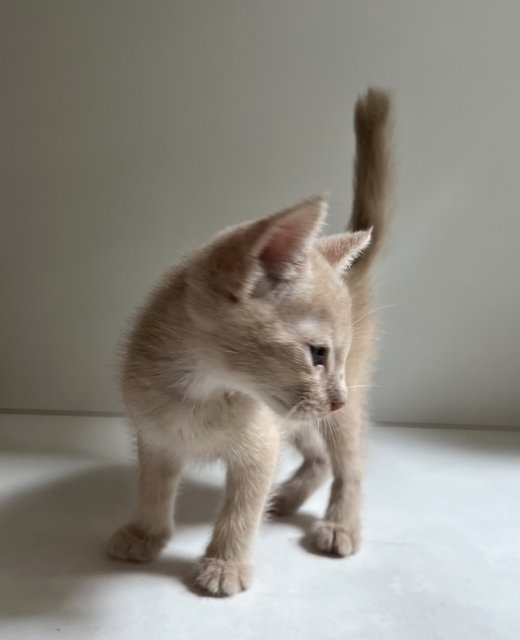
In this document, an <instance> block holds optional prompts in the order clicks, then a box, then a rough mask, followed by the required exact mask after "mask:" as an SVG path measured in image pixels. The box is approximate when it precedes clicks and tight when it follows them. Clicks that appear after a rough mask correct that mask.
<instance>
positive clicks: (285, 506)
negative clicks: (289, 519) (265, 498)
mask: <svg viewBox="0 0 520 640" xmlns="http://www.w3.org/2000/svg"><path fill="white" fill-rule="evenodd" d="M299 506H300V504H299V502H298V501H297V500H295V499H294V496H292V495H290V494H287V493H284V492H283V491H279V492H277V493H275V494H274V495H273V496H272V497H271V498H270V500H269V503H268V505H267V509H266V513H267V515H269V516H274V517H277V516H280V517H282V516H291V515H292V514H293V513H296V511H297V510H298V507H299Z"/></svg>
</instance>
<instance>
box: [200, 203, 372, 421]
mask: <svg viewBox="0 0 520 640" xmlns="http://www.w3.org/2000/svg"><path fill="white" fill-rule="evenodd" d="M325 216H326V205H325V203H324V202H323V200H322V199H321V198H314V199H311V200H306V201H304V202H302V203H300V204H298V205H296V206H294V207H292V208H290V209H286V210H284V211H281V212H278V213H275V214H273V215H271V216H268V217H266V218H262V219H260V220H257V221H255V222H251V223H245V224H242V225H239V226H237V227H233V228H231V229H228V230H226V231H224V232H222V233H220V234H219V235H218V236H217V237H216V238H215V239H214V240H213V241H212V242H211V243H210V244H209V245H207V246H206V247H204V248H203V249H202V250H201V252H200V253H198V254H196V255H195V256H194V257H193V259H192V260H191V261H190V262H189V263H188V295H187V305H188V313H189V316H190V319H191V321H192V322H193V331H192V333H193V335H194V336H195V338H196V341H195V342H196V345H197V348H196V358H197V367H198V369H199V371H198V375H199V376H200V375H202V376H206V377H207V378H208V379H210V378H211V379H213V380H214V383H215V386H218V385H222V386H223V387H225V388H229V389H235V390H239V391H243V392H246V393H248V394H250V395H252V396H254V397H257V398H260V399H261V400H263V401H264V402H265V403H266V404H268V405H269V406H270V407H271V408H272V409H273V410H274V411H275V412H276V413H278V414H280V415H284V416H286V415H288V414H290V415H291V417H294V418H296V419H302V418H317V417H323V416H325V415H328V414H329V413H330V412H331V411H334V410H336V409H339V408H340V407H341V406H343V405H344V403H345V401H346V395H347V388H346V385H345V362H346V358H347V354H348V351H349V348H350V341H351V317H350V312H351V309H350V307H351V304H350V297H349V292H348V289H347V287H346V284H345V281H344V278H343V275H344V273H345V271H346V270H347V269H348V268H349V266H350V265H351V264H352V262H353V261H354V260H355V258H356V257H357V256H358V255H359V253H360V252H361V251H363V249H364V248H365V247H366V246H367V245H368V243H369V241H370V231H358V232H355V233H342V234H338V235H335V236H329V237H325V238H318V233H319V231H320V228H321V226H322V224H323V221H324V218H325ZM199 379H200V378H199Z"/></svg>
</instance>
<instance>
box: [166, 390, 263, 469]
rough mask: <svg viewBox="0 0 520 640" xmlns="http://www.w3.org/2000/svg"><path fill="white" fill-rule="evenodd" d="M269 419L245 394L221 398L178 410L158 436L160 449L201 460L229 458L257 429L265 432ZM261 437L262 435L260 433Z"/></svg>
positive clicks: (216, 397) (185, 406) (176, 408)
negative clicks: (229, 454)
mask: <svg viewBox="0 0 520 640" xmlns="http://www.w3.org/2000/svg"><path fill="white" fill-rule="evenodd" d="M266 419H268V416H267V415H266V411H265V409H264V408H263V407H262V406H261V405H260V404H259V403H257V402H256V401H255V400H253V399H251V398H248V397H247V396H243V395H241V394H226V393H224V394H221V395H217V396H215V397H214V398H211V399H209V400H207V401H205V402H201V403H192V404H185V405H179V406H176V407H175V408H174V409H173V410H172V411H171V413H170V417H169V419H168V420H167V422H166V424H163V427H162V428H161V430H160V432H159V433H156V434H155V436H156V437H158V438H159V439H160V441H161V442H160V443H159V444H160V445H161V446H164V447H168V448H172V450H175V451H177V452H179V453H181V454H182V455H186V456H188V457H192V458H199V459H214V458H218V457H226V454H227V453H228V452H229V450H230V448H232V447H237V446H240V444H241V442H242V441H243V440H244V438H246V437H247V436H250V435H251V432H252V431H254V430H255V429H256V430H258V431H261V429H262V425H264V424H265V421H266ZM258 435H259V436H260V437H261V433H258Z"/></svg>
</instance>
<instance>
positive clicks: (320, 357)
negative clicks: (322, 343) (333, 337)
mask: <svg viewBox="0 0 520 640" xmlns="http://www.w3.org/2000/svg"><path fill="white" fill-rule="evenodd" d="M309 349H310V352H311V358H312V364H313V365H314V366H315V367H317V366H318V365H323V366H325V364H326V362H327V351H328V349H327V347H318V346H316V345H314V344H310V345H309Z"/></svg>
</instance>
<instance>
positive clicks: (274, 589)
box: [0, 416, 520, 640]
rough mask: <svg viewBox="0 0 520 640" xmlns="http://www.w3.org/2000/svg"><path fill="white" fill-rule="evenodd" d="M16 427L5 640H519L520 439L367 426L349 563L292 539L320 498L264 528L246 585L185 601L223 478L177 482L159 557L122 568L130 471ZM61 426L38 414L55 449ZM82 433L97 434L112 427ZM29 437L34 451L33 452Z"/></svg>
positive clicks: (5, 423) (7, 444)
mask: <svg viewBox="0 0 520 640" xmlns="http://www.w3.org/2000/svg"><path fill="white" fill-rule="evenodd" d="M28 420H29V418H21V417H18V416H2V420H1V421H0V452H1V455H0V498H1V502H0V542H1V544H0V620H1V622H0V638H2V640H11V639H13V640H14V639H16V640H25V639H31V640H33V639H34V640H45V639H47V638H58V637H62V638H67V639H69V638H70V639H73V640H74V639H79V638H81V639H85V640H87V639H88V640H95V639H97V638H103V639H110V640H112V639H113V640H117V639H120V638H121V639H123V638H124V639H125V640H131V639H133V638H136V639H140V638H145V639H146V640H156V639H157V640H161V639H163V638H164V639H166V638H168V639H169V640H170V639H172V638H177V639H179V640H192V639H193V640H195V639H197V640H198V639H206V638H211V639H212V640H218V639H220V638H228V637H232V638H238V639H248V640H249V639H251V640H253V639H256V638H258V639H259V640H260V639H262V640H273V639H281V640H282V639H283V640H292V639H293V638H294V639H298V640H307V639H309V640H311V639H312V640H317V639H319V640H328V639H331V640H332V639H336V638H337V639H338V640H339V639H344V640H351V639H352V640H372V639H374V640H382V639H384V640H407V639H410V640H412V639H413V640H418V639H420V640H430V639H431V640H433V639H443V640H444V639H446V640H448V639H449V640H459V639H465V638H471V640H495V639H496V640H512V639H513V638H515V640H516V639H517V638H519V637H520V590H519V586H520V553H519V551H520V535H519V534H520V509H519V508H518V505H519V504H520V501H519V500H518V498H519V497H520V466H519V453H520V433H505V432H495V433H492V432H484V431H448V430H440V429H439V430H435V429H422V428H421V429H419V428H417V429H411V428H394V427H377V428H373V429H372V431H371V432H370V436H369V441H370V447H369V453H368V456H367V482H366V506H365V519H364V522H365V527H364V530H365V535H364V546H363V547H362V550H361V552H360V553H359V555H357V556H356V557H353V558H350V559H332V558H325V557H322V556H319V555H315V554H313V553H310V552H309V551H308V549H307V546H306V544H305V541H304V540H303V536H304V533H305V531H306V530H307V529H308V527H309V524H310V523H311V522H312V521H313V519H314V518H315V517H316V516H318V515H319V514H320V513H321V512H322V510H323V508H324V505H325V501H326V489H324V490H322V491H320V492H319V493H318V494H316V496H315V497H314V498H313V499H312V500H311V501H310V502H309V503H308V504H307V505H305V507H304V508H303V510H302V513H301V514H298V515H297V516H295V517H293V518H289V519H286V520H284V521H281V522H274V523H266V524H264V525H263V527H262V530H261V532H260V534H259V537H258V541H257V544H256V547H255V554H254V562H255V569H256V572H255V581H254V584H253V587H252V588H251V590H250V591H248V592H246V593H244V594H241V595H238V596H235V597H234V598H232V599H227V600H219V599H211V598H201V597H200V596H197V595H196V594H194V593H193V592H192V591H191V590H190V575H191V572H192V567H193V562H194V561H195V559H196V558H197V556H198V555H199V554H200V552H201V551H202V550H203V548H204V545H205V542H206V540H207V537H208V534H209V527H210V522H211V519H212V516H213V514H214V512H215V509H216V507H217V504H218V501H219V498H220V496H221V489H220V486H221V479H222V476H221V470H220V469H218V468H212V469H209V470H206V471H204V472H199V473H198V474H195V473H192V474H191V475H190V476H189V477H188V478H187V480H186V482H185V485H184V490H183V494H182V497H181V500H180V506H179V510H178V529H177V534H176V536H175V538H174V539H173V540H172V542H171V544H170V546H169V547H168V548H167V550H166V552H165V553H164V555H163V557H162V558H161V559H160V560H158V561H156V562H154V563H152V564H150V565H128V564H124V563H119V562H117V561H112V560H110V559H108V558H106V557H105V556H104V555H103V546H104V542H105V540H106V538H107V537H108V535H109V534H110V532H111V531H112V529H113V528H114V527H116V526H117V525H118V524H120V523H121V522H123V521H124V520H126V519H127V518H128V516H129V515H130V512H131V508H132V496H133V489H134V479H135V476H134V471H133V470H132V467H131V466H129V465H128V464H127V463H124V462H122V461H121V460H119V461H118V460H117V457H116V456H114V459H113V460H111V459H110V457H111V455H112V454H111V451H110V450H108V449H106V448H104V447H103V446H102V447H100V449H101V450H102V453H103V454H104V455H97V456H96V455H93V453H91V454H89V455H85V454H83V455H82V454H80V453H78V451H76V452H75V453H72V452H71V451H72V449H73V448H74V447H69V448H70V451H69V452H68V453H66V452H65V451H62V452H61V453H52V449H53V444H52V442H48V441H45V437H44V434H45V433H46V432H45V430H44V428H43V427H42V430H40V431H39V433H38V434H36V435H35V436H34V438H31V437H30V435H27V434H30V433H32V431H30V430H27V431H23V429H25V425H24V423H25V422H27V421H28ZM31 420H32V423H31V425H30V427H31V429H34V420H35V418H31ZM69 422H73V419H67V418H60V419H54V418H51V417H46V418H42V424H44V426H45V427H46V428H48V429H52V428H54V429H55V431H54V433H53V438H54V439H55V438H56V433H59V429H67V431H66V432H65V431H63V441H64V442H65V441H66V442H73V441H74V435H73V434H74V431H73V429H75V428H76V425H74V424H68V423H69ZM51 423H56V425H57V426H56V425H53V426H49V425H51ZM89 425H90V426H89V428H91V429H92V431H91V433H90V435H91V437H95V433H100V429H103V430H107V431H110V429H112V428H114V425H115V426H116V427H117V428H118V429H119V428H120V421H113V420H112V421H111V420H109V419H98V420H97V421H95V420H94V421H93V420H92V419H91V420H89ZM83 426H84V425H83ZM15 428H16V433H15V432H14V430H15ZM56 430H57V431H56ZM79 430H80V429H79ZM24 434H25V435H24ZM82 437H83V438H84V435H83V436H82ZM79 439H80V440H81V438H79ZM31 442H34V443H36V444H38V443H39V445H42V444H43V446H39V447H38V450H34V451H31V450H30V447H31ZM95 445H96V442H92V441H91V442H90V448H89V447H87V448H86V450H90V451H92V450H95V448H96V446H95ZM34 446H36V445H34ZM61 448H62V449H66V447H61ZM77 448H79V447H77ZM123 457H124V456H123ZM119 458H121V455H119ZM290 464H294V459H292V460H291V459H286V460H285V462H284V466H285V467H287V468H288V466H290Z"/></svg>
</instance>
